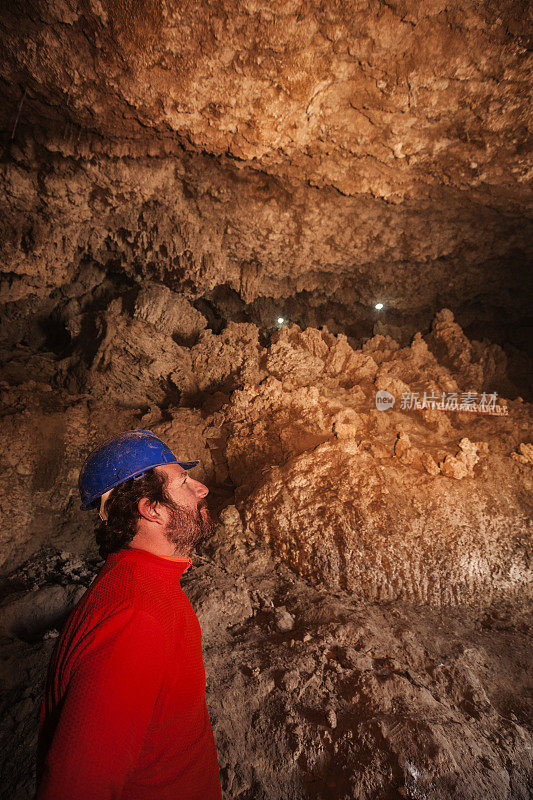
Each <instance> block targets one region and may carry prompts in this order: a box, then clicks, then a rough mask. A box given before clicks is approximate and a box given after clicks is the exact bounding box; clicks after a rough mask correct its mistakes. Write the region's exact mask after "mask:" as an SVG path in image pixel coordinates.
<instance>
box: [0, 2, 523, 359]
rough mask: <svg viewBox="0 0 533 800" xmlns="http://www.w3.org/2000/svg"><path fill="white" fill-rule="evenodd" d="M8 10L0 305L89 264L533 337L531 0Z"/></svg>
mask: <svg viewBox="0 0 533 800" xmlns="http://www.w3.org/2000/svg"><path fill="white" fill-rule="evenodd" d="M2 5H3V7H2V11H1V15H0V28H1V34H2V40H3V43H4V58H3V59H2V64H1V71H0V80H1V82H2V94H3V96H4V102H3V103H2V104H1V106H0V115H1V125H2V131H3V152H2V162H1V165H0V166H1V172H2V183H3V188H4V192H3V206H4V208H3V214H2V228H3V230H2V241H3V247H2V250H3V254H2V264H3V272H4V275H3V281H2V298H3V300H4V302H11V303H17V302H19V303H20V302H24V301H25V299H26V298H28V297H30V296H31V297H32V298H34V297H40V298H44V297H49V296H50V295H51V294H52V295H53V293H54V292H55V293H56V294H55V295H54V296H59V294H61V293H63V295H64V294H65V293H68V291H69V290H68V287H69V285H72V283H73V281H78V283H79V281H80V280H81V281H82V282H83V274H84V270H86V269H87V268H88V265H94V264H97V265H99V266H100V267H102V268H103V270H104V271H106V270H107V271H108V272H109V273H112V274H113V275H119V276H121V278H122V279H124V280H125V281H126V282H127V281H130V282H133V281H142V280H143V279H150V280H156V281H160V282H162V283H165V284H167V285H168V286H169V287H171V288H173V289H175V290H178V291H182V292H184V293H185V294H187V295H188V296H190V297H192V298H201V297H213V296H214V293H216V292H217V290H218V291H220V287H226V289H227V291H228V292H231V293H234V294H236V295H237V296H238V298H239V302H242V303H245V304H251V303H254V302H255V303H257V302H258V301H259V300H261V298H271V299H272V300H274V301H275V302H276V303H277V304H278V306H277V307H279V308H280V309H281V310H282V311H283V308H284V303H285V308H286V307H287V304H288V303H289V300H290V299H292V302H293V304H294V298H298V297H299V298H300V299H302V298H303V301H305V302H304V303H303V304H304V305H305V303H306V302H307V303H309V304H313V303H314V304H320V303H326V304H328V303H329V304H330V308H332V309H335V308H339V309H341V311H339V312H338V316H339V315H340V316H342V315H343V314H344V317H343V319H344V322H345V324H347V322H346V321H347V320H349V319H351V320H352V321H353V320H360V321H361V324H362V325H363V328H364V324H365V323H367V324H370V326H371V325H372V324H373V323H375V321H376V318H377V314H376V311H375V310H374V304H375V303H376V302H378V301H382V302H384V304H385V307H386V308H385V313H386V314H387V315H388V316H387V317H384V319H386V321H388V322H390V323H392V324H395V325H400V326H401V325H402V324H404V323H406V321H410V322H411V327H412V330H419V329H423V327H424V326H427V325H428V324H429V322H430V320H431V318H432V316H433V315H434V313H435V311H437V310H438V309H439V308H441V307H442V306H444V305H445V306H447V307H449V308H450V309H452V310H453V311H454V313H455V315H456V318H457V320H458V321H459V322H460V323H461V324H463V325H464V326H465V327H466V329H467V330H468V329H469V328H468V326H473V327H471V328H470V333H473V334H479V335H481V334H485V333H487V331H490V332H492V334H493V338H494V339H495V340H496V341H498V340H500V341H507V340H511V341H513V343H514V344H515V345H516V346H519V347H521V346H524V345H525V344H527V336H528V334H527V331H528V330H530V329H529V328H528V325H530V321H529V322H528V319H527V316H528V312H527V308H528V306H530V300H528V297H531V295H530V294H528V293H529V291H530V289H529V286H528V278H529V274H530V273H529V270H528V263H529V259H530V256H531V240H532V236H531V232H532V225H531V202H530V201H531V195H530V183H529V181H528V176H529V170H530V167H531V161H530V141H531V140H530V138H528V137H529V133H528V129H529V122H530V116H531V109H530V88H531V58H530V37H529V36H528V32H529V31H531V24H530V22H531V18H530V15H531V8H530V6H529V4H526V3H522V2H514V0H505V2H502V3H496V2H490V1H488V0H487V1H486V2H478V1H477V0H467V1H466V2H451V3H449V2H444V0H427V1H426V2H424V3H420V2H414V1H411V0H390V2H373V1H371V0H370V1H369V0H350V2H318V1H317V0H313V1H312V2H304V3H302V2H290V1H288V0H283V1H281V2H271V3H262V2H252V1H251V2H240V3H234V2H230V0H217V2H213V1H212V2H207V1H206V0H203V1H202V2H195V3H192V2H187V1H186V0H183V1H182V2H175V1H174V0H169V1H168V2H163V0H142V1H141V0H139V1H137V2H131V0H130V1H127V0H126V1H123V2H119V1H118V0H101V2H100V0H82V2H74V0H72V2H68V1H67V0H40V1H39V2H31V1H30V0H25V1H24V2H21V3H17V4H16V5H15V4H11V3H3V4H2ZM91 268H92V267H91ZM58 293H59V294H58ZM289 305H290V304H289ZM273 313H274V312H273ZM319 321H320V320H319ZM324 321H325V320H324V319H323V320H322V322H324ZM353 332H354V331H353V330H352V333H353ZM370 332H371V327H370Z"/></svg>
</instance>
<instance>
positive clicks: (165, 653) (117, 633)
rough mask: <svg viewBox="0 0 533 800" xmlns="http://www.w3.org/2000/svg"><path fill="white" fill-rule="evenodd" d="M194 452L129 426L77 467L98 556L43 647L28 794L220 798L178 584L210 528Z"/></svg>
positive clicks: (65, 799) (61, 798)
mask: <svg viewBox="0 0 533 800" xmlns="http://www.w3.org/2000/svg"><path fill="white" fill-rule="evenodd" d="M197 464H198V461H178V460H177V459H176V457H175V456H174V454H173V453H172V451H171V450H170V449H169V448H168V447H167V445H166V444H165V443H164V442H162V441H161V440H160V439H159V438H158V437H156V436H155V435H154V434H153V433H151V432H150V431H126V432H125V433H123V434H120V435H118V436H115V437H113V438H112V439H109V440H108V441H106V442H104V444H102V445H101V446H100V447H98V448H97V449H96V450H94V451H93V452H92V453H91V454H90V455H89V456H88V458H87V460H86V461H85V463H84V465H83V467H82V470H81V472H80V478H79V488H80V493H81V497H82V503H83V505H82V507H83V508H86V509H87V508H94V509H99V514H100V518H101V523H100V524H99V525H98V527H97V529H96V532H95V533H96V541H97V543H98V545H99V548H100V554H101V556H102V557H103V558H105V559H106V560H105V563H104V565H103V566H102V568H101V569H100V572H99V573H98V575H97V576H96V578H95V580H94V581H93V583H92V584H91V586H90V587H89V588H88V590H87V591H86V592H85V594H84V595H83V597H82V598H81V599H80V601H79V602H78V604H77V605H76V607H75V608H74V609H73V611H72V612H71V613H70V615H69V617H68V619H67V621H66V623H65V625H64V627H63V630H62V632H61V635H60V637H59V639H58V640H57V642H56V645H55V648H54V651H53V653H52V656H51V660H50V664H49V667H48V673H47V677H46V683H45V689H44V698H43V703H42V707H41V716H40V724H39V737H38V745H37V794H36V796H35V800H177V799H178V798H179V799H180V800H221V797H222V793H221V786H220V774H219V767H218V760H217V753H216V747H215V741H214V736H213V730H212V727H211V722H210V719H209V714H208V710H207V705H206V701H205V686H206V684H205V669H204V662H203V656H202V635H201V630H200V625H199V622H198V619H197V617H196V614H195V613H194V611H193V609H192V606H191V604H190V602H189V600H188V598H187V596H186V595H185V593H184V592H183V590H182V588H181V585H180V578H181V575H182V574H183V572H184V571H185V570H186V569H188V568H189V567H190V566H191V564H192V561H191V558H190V553H191V551H192V548H193V547H194V545H195V544H197V543H198V542H199V541H200V540H202V539H204V538H207V537H208V536H209V535H211V534H212V532H213V531H214V528H215V524H214V522H213V520H212V518H211V516H210V514H209V511H208V509H207V505H206V501H205V497H206V495H207V494H208V489H207V487H206V486H204V485H203V484H202V483H200V482H199V481H197V480H194V479H193V478H191V477H190V475H189V474H188V470H190V469H192V468H193V467H195V466H196V465H197Z"/></svg>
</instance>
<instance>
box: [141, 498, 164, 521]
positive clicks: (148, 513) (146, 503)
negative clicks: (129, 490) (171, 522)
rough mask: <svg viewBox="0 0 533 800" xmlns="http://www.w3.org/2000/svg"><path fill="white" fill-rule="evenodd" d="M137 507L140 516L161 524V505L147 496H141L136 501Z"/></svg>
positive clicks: (162, 519)
mask: <svg viewBox="0 0 533 800" xmlns="http://www.w3.org/2000/svg"><path fill="white" fill-rule="evenodd" d="M137 509H138V511H139V514H140V515H141V517H144V519H146V520H148V522H156V523H158V524H159V525H163V524H164V522H165V520H164V518H163V516H162V514H161V506H160V505H159V503H158V502H157V501H155V500H154V501H153V502H151V501H150V500H149V499H148V498H147V497H141V499H140V500H139V502H138V503H137Z"/></svg>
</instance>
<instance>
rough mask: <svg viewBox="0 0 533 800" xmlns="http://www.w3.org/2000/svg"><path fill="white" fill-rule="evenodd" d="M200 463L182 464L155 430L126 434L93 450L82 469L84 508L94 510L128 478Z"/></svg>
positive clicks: (113, 438) (81, 489)
mask: <svg viewBox="0 0 533 800" xmlns="http://www.w3.org/2000/svg"><path fill="white" fill-rule="evenodd" d="M198 463H199V462H198V461H178V460H177V458H176V456H175V455H174V453H173V452H172V450H171V449H170V447H168V445H166V444H165V443H164V442H163V441H161V439H158V437H157V436H156V435H155V434H154V433H152V432H151V431H125V432H124V433H119V434H118V435H117V436H113V437H112V438H111V439H108V440H107V441H106V442H104V443H103V444H101V445H100V447H97V448H96V450H93V451H92V453H90V454H89V455H88V456H87V458H86V459H85V463H84V464H83V467H82V468H81V472H80V477H79V479H78V488H79V490H80V494H81V501H82V508H94V507H95V506H96V505H97V503H96V501H97V500H99V498H100V497H101V496H102V495H103V494H104V492H108V491H109V490H110V489H114V488H115V486H119V485H120V484H121V483H124V481H127V480H128V478H140V477H141V476H142V475H144V473H145V472H147V471H148V470H149V469H152V467H161V466H163V465H164V464H179V465H180V467H183V469H192V467H195V466H196V465H197V464H198Z"/></svg>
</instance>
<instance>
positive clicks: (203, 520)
mask: <svg viewBox="0 0 533 800" xmlns="http://www.w3.org/2000/svg"><path fill="white" fill-rule="evenodd" d="M169 511H170V521H169V523H168V525H167V529H166V531H165V536H166V537H167V539H168V541H169V542H170V543H171V544H173V545H174V547H175V552H176V554H187V555H188V554H189V553H190V551H191V550H192V548H193V547H194V546H195V545H196V544H198V542H201V541H203V540H204V539H208V538H209V537H210V536H211V535H212V534H213V533H214V531H215V528H216V523H215V521H214V520H213V518H212V517H211V515H210V513H209V509H208V508H207V504H206V503H205V501H204V502H201V503H199V504H198V506H197V508H196V510H195V511H193V510H189V509H188V508H183V507H182V506H179V505H177V504H176V503H173V506H172V508H169Z"/></svg>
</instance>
